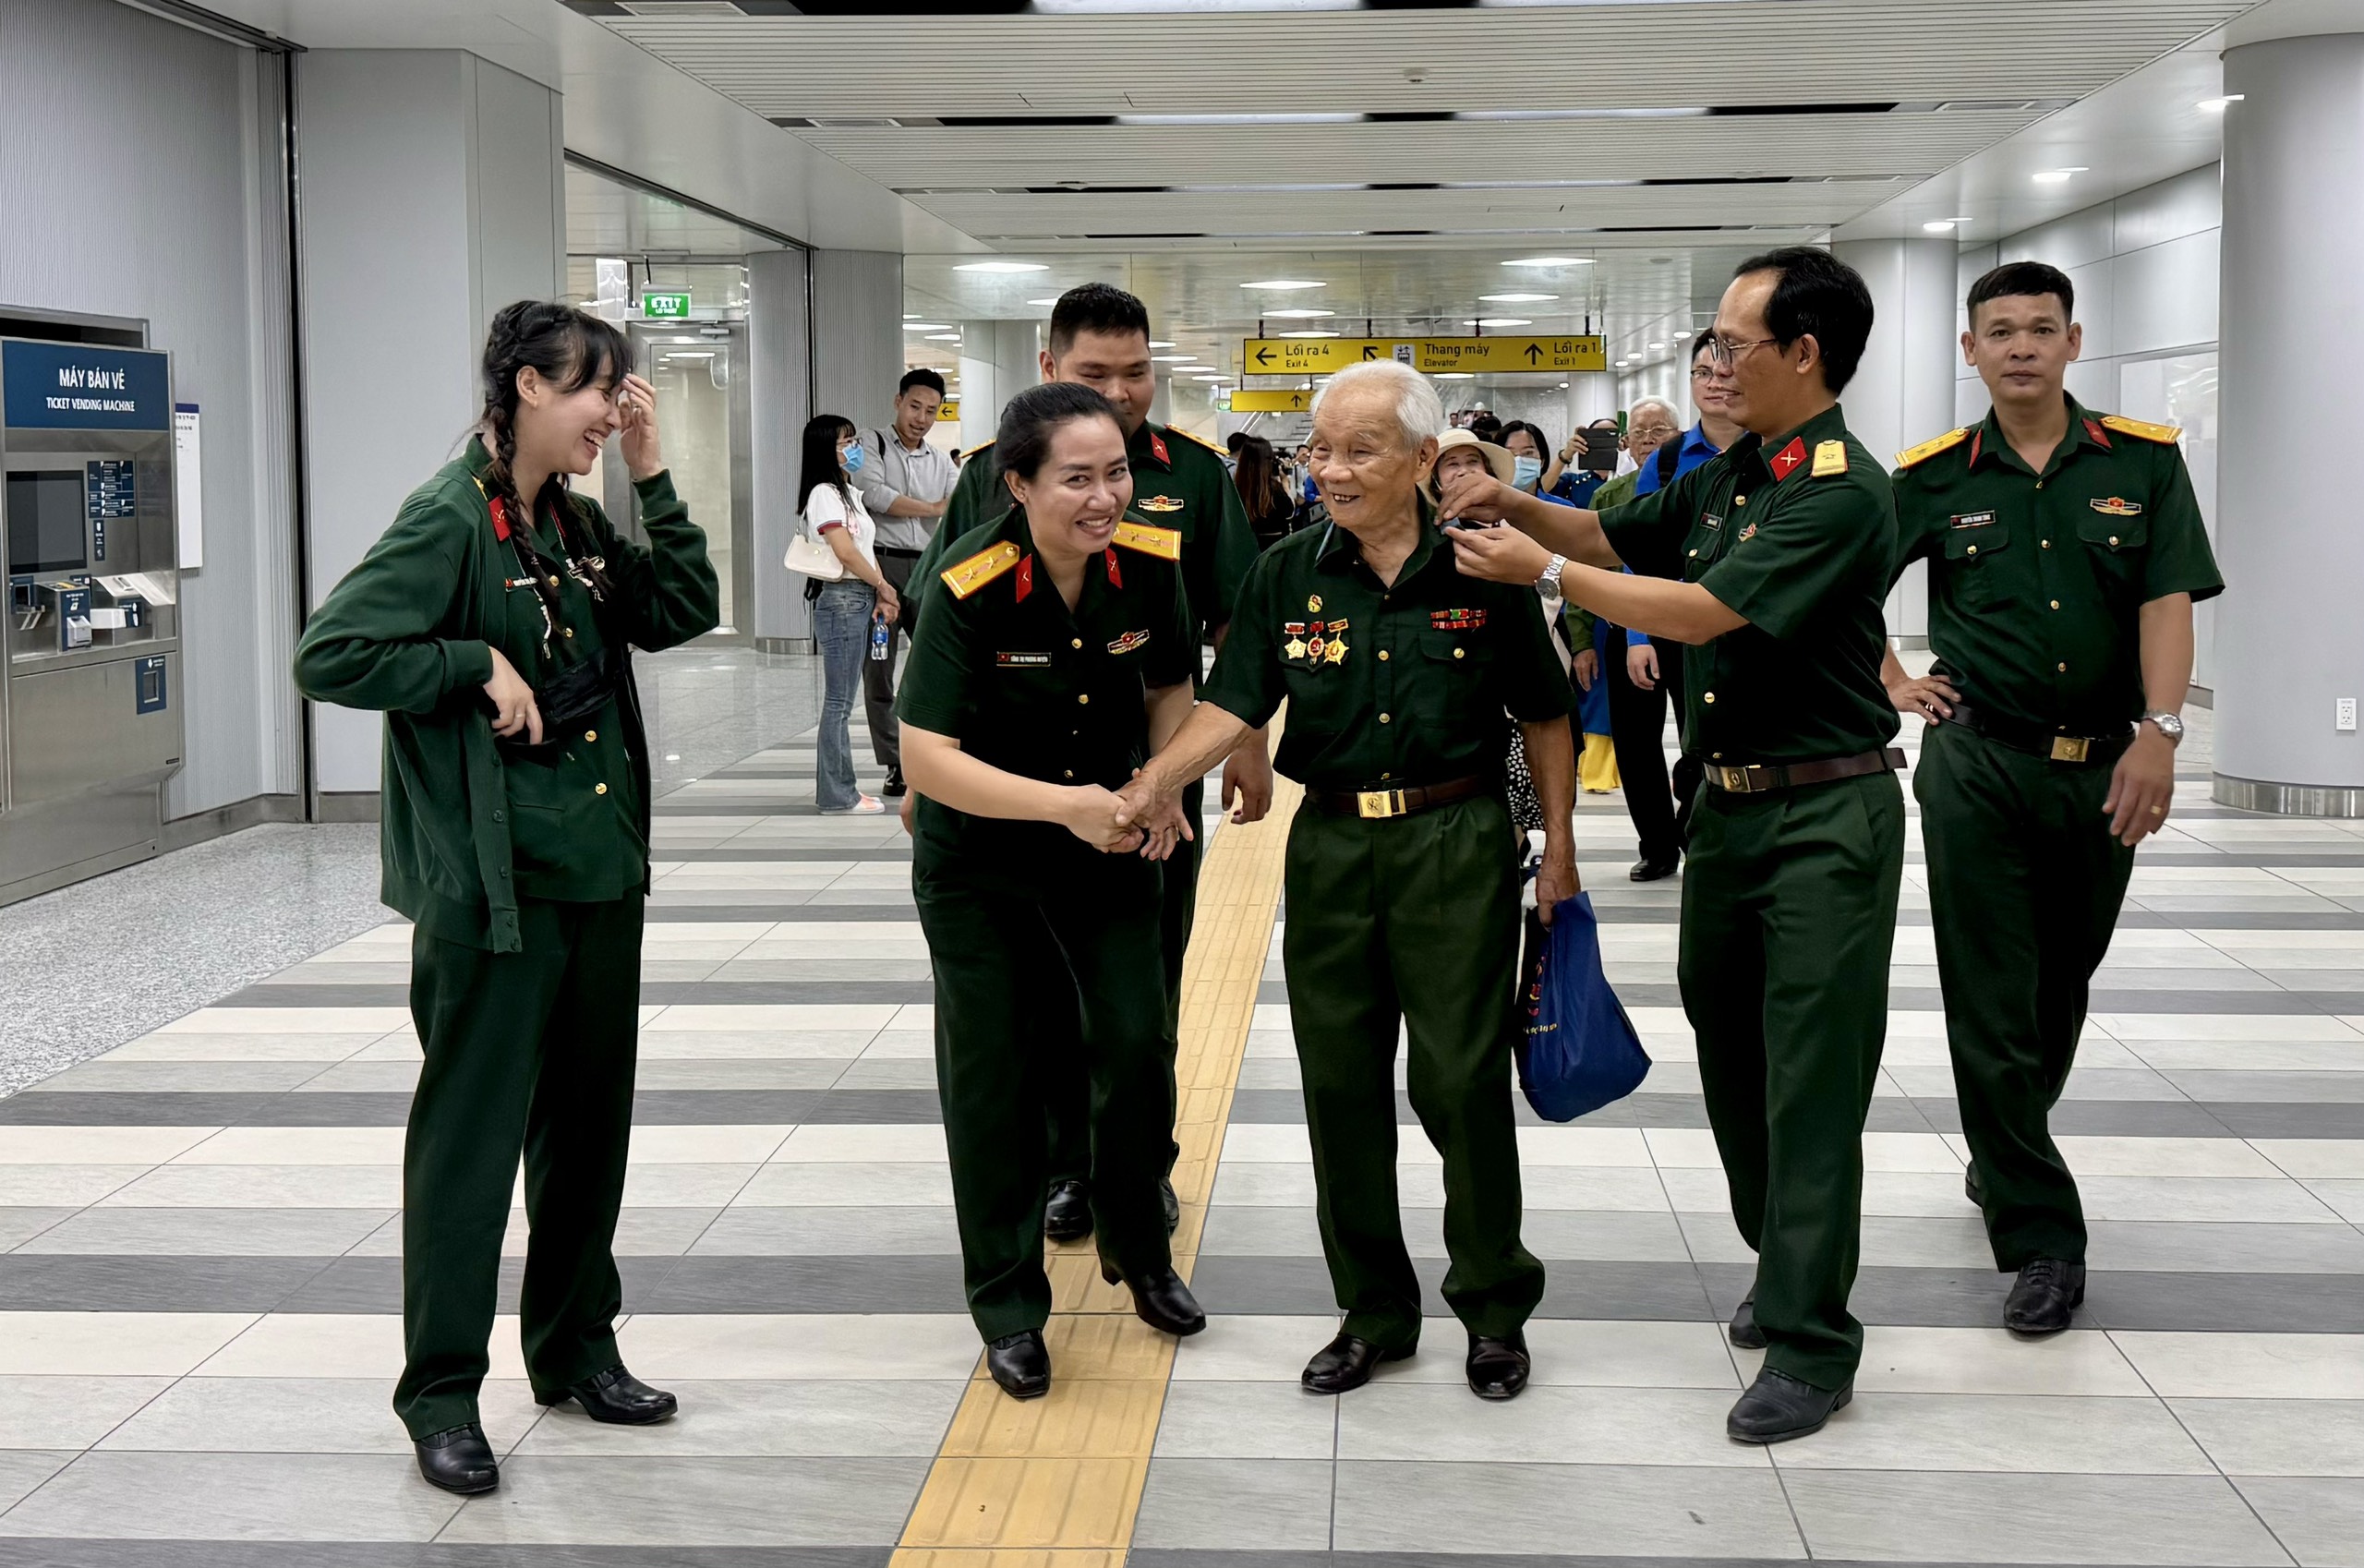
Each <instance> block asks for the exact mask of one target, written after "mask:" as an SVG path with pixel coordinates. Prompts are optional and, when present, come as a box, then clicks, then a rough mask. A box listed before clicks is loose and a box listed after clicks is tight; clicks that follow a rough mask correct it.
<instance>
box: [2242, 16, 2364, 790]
mask: <svg viewBox="0 0 2364 1568" xmlns="http://www.w3.org/2000/svg"><path fill="white" fill-rule="evenodd" d="M2225 91H2226V92H2227V93H2231V94H2238V95H2239V102H2237V103H2234V104H2233V105H2232V106H2231V108H2230V109H2229V110H2227V111H2226V113H2225V229H2224V258H2223V261H2224V264H2223V269H2222V275H2223V278H2224V283H2223V305H2222V310H2223V317H2222V326H2221V328H2220V333H2221V336H2220V340H2219V341H2220V344H2221V346H2220V348H2219V349H2218V354H2219V356H2220V359H2219V364H2220V370H2221V378H2222V379H2221V380H2220V382H2219V392H2218V395H2219V398H2220V400H2221V406H2222V408H2223V411H2224V417H2223V440H2222V443H2221V448H2220V450H2221V452H2222V453H2223V456H2222V460H2221V464H2220V467H2219V470H2218V484H2217V490H2216V494H2217V507H2218V521H2217V531H2216V539H2217V543H2216V549H2217V554H2218V561H2219V564H2221V565H2222V566H2223V568H2224V573H2225V583H2226V585H2227V586H2226V589H2225V597H2224V598H2223V599H2222V600H2221V601H2220V608H2219V609H2218V611H2217V615H2216V749H2215V758H2214V764H2215V769H2216V785H2215V797H2216V799H2217V800H2219V801H2221V802H2225V804H2228V805H2237V806H2245V807H2249V808H2250V809H2252V810H2258V811H2272V812H2288V813H2294V814H2329V815H2338V816H2357V815H2364V735H2359V734H2358V733H2355V732H2352V731H2351V732H2347V733H2342V732H2341V731H2339V730H2337V729H2336V728H2335V727H2334V718H2335V715H2336V712H2337V706H2336V705H2337V704H2338V703H2339V701H2341V700H2342V699H2355V698H2364V614H2358V609H2357V589H2358V585H2359V584H2364V532H2359V531H2358V528H2357V527H2356V525H2355V518H2354V511H2355V509H2354V506H2353V504H2352V502H2351V501H2349V500H2348V498H2347V497H2346V495H2345V494H2344V493H2343V491H2344V489H2345V488H2346V487H2345V486H2344V485H2343V483H2342V481H2341V479H2340V477H2339V469H2340V466H2341V464H2340V462H2339V458H2340V456H2341V455H2342V454H2345V453H2346V452H2348V451H2349V450H2350V448H2351V445H2352V443H2353V442H2354V440H2355V439H2356V388H2355V366H2356V364H2357V362H2358V358H2359V357H2364V317H2359V316H2358V313H2357V312H2356V310H2355V309H2354V308H2353V304H2352V302H2353V299H2354V296H2355V291H2356V258H2357V257H2358V255H2359V254H2364V204H2359V203H2358V201H2357V200H2356V199H2355V196H2356V193H2357V192H2358V191H2364V137H2360V136H2359V135H2358V125H2359V123H2364V33H2342V34H2337V35H2334V36H2330V37H2316V38H2284V39H2276V40H2274V42H2270V43H2251V44H2246V45H2244V46H2242V47H2240V48H2237V49H2232V50H2227V51H2226V52H2225ZM2298 453H2309V454H2314V455H2313V456H2312V457H2310V458H2305V459H2295V460H2294V454H2298Z"/></svg>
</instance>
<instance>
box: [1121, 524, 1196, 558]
mask: <svg viewBox="0 0 2364 1568" xmlns="http://www.w3.org/2000/svg"><path fill="white" fill-rule="evenodd" d="M1116 542H1117V543H1118V544H1120V545H1122V546H1124V547H1125V548H1126V549H1137V550H1139V551H1140V552H1141V553H1142V554H1143V555H1153V556H1155V557H1157V558H1158V559H1159V560H1160V561H1179V560H1181V559H1182V531H1181V530H1180V529H1179V528H1160V527H1158V526H1156V525H1153V524H1149V523H1135V522H1133V521H1132V520H1131V519H1129V518H1120V519H1118V520H1117V523H1116Z"/></svg>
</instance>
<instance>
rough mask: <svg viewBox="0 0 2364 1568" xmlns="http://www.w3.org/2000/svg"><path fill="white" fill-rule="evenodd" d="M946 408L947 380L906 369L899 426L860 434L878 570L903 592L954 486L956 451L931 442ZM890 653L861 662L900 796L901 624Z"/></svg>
mask: <svg viewBox="0 0 2364 1568" xmlns="http://www.w3.org/2000/svg"><path fill="white" fill-rule="evenodd" d="M943 405H944V378H943V377H942V376H939V375H937V374H936V373H935V371H933V370H906V371H905V372H903V380H902V383H901V385H899V387H897V388H896V390H895V423H894V424H893V426H892V427H890V428H886V429H873V430H868V431H865V432H863V434H862V446H863V447H864V448H866V449H867V452H866V456H867V457H868V459H869V461H868V462H865V463H864V464H862V466H861V467H860V468H859V469H857V470H855V471H854V475H853V481H854V484H855V486H856V487H857V488H859V489H860V490H861V491H862V504H863V505H865V506H867V507H868V508H869V509H870V515H871V518H872V520H873V521H874V523H876V524H877V525H878V542H877V549H878V570H879V571H880V572H882V573H885V574H886V577H887V581H888V582H889V583H892V584H893V585H895V592H896V594H897V595H898V596H901V595H902V594H903V586H904V585H905V584H907V583H909V582H910V581H911V568H912V567H913V566H915V565H917V564H918V562H919V559H920V554H921V552H922V551H923V550H925V549H927V547H928V543H929V541H930V540H932V539H934V538H935V527H936V523H937V522H938V520H939V519H941V518H942V517H943V516H944V508H945V505H946V503H947V501H949V500H950V499H951V496H952V487H953V484H954V482H955V481H956V480H957V479H958V478H959V473H958V472H957V470H956V469H955V468H954V466H953V462H952V456H951V454H950V453H949V452H946V451H945V450H944V449H943V448H942V447H939V446H934V445H931V444H930V443H929V441H928V439H927V433H928V432H929V431H930V430H933V429H934V428H935V416H936V411H937V410H938V409H940V408H942V407H943ZM902 642H903V627H902V623H901V622H900V621H896V622H894V623H893V624H892V625H890V626H889V628H888V630H887V657H885V658H883V659H868V660H865V661H863V664H862V708H863V711H864V712H865V714H866V715H867V716H868V718H869V721H870V748H871V751H872V753H873V754H874V756H875V757H876V759H877V761H878V763H879V765H880V766H883V767H884V768H886V769H887V794H889V795H897V796H899V795H901V794H902V793H903V790H904V787H903V748H902V730H901V729H900V728H899V726H898V725H897V724H896V722H895V656H896V654H897V653H898V652H899V651H900V649H901V645H902Z"/></svg>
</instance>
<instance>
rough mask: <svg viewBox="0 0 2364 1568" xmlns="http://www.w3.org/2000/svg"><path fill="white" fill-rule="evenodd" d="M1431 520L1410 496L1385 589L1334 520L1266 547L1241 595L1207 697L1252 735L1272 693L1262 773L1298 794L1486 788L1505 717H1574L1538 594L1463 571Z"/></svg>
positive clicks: (1501, 753) (1495, 774)
mask: <svg viewBox="0 0 2364 1568" xmlns="http://www.w3.org/2000/svg"><path fill="white" fill-rule="evenodd" d="M1435 518H1436V509H1435V508H1434V507H1433V506H1432V505H1430V504H1429V501H1428V499H1427V498H1426V497H1425V496H1424V497H1422V498H1421V500H1420V538H1419V542H1418V543H1417V545H1415V546H1414V547H1413V549H1412V553H1411V555H1410V556H1409V557H1408V558H1406V559H1405V562H1404V565H1403V567H1402V568H1401V569H1400V570H1399V571H1398V572H1397V573H1396V574H1395V582H1394V585H1393V586H1390V585H1387V584H1384V583H1381V581H1380V580H1379V577H1378V575H1377V574H1376V573H1373V572H1372V571H1371V569H1370V568H1369V566H1366V565H1365V564H1364V563H1363V558H1362V548H1361V546H1360V545H1359V543H1357V540H1356V538H1355V537H1354V535H1352V534H1350V533H1348V532H1347V531H1346V530H1345V529H1344V528H1340V527H1338V526H1336V525H1331V526H1329V527H1326V528H1321V529H1314V528H1307V529H1304V530H1302V531H1300V532H1298V533H1295V534H1291V535H1290V536H1289V537H1287V538H1285V539H1283V540H1282V541H1281V542H1280V543H1278V544H1276V545H1274V546H1273V547H1272V549H1268V550H1266V551H1265V552H1264V553H1263V554H1262V555H1261V556H1260V557H1258V558H1257V561H1256V564H1255V567H1254V569H1253V570H1251V571H1250V572H1249V573H1248V582H1247V584H1246V585H1244V586H1243V587H1242V588H1241V589H1240V593H1239V606H1238V612H1237V613H1236V615H1234V616H1233V618H1232V622H1231V635H1230V637H1229V638H1228V639H1227V640H1226V641H1225V642H1224V646H1223V652H1222V653H1220V654H1218V655H1217V656H1216V657H1215V668H1214V673H1213V674H1212V676H1210V677H1209V678H1208V681H1207V689H1206V692H1205V699H1206V700H1207V701H1208V702H1211V703H1213V704H1215V705H1216V706H1220V707H1222V708H1223V709H1224V711H1226V712H1228V713H1230V714H1231V715H1233V716H1234V717H1235V718H1239V719H1241V720H1243V721H1245V722H1247V723H1248V724H1251V725H1260V724H1263V723H1264V722H1266V721H1267V720H1268V719H1270V718H1272V714H1273V712H1274V710H1275V709H1277V708H1278V707H1279V706H1281V701H1282V699H1283V698H1286V699H1287V700H1288V705H1289V722H1288V728H1287V730H1285V732H1284V733H1283V734H1282V736H1281V748H1280V754H1279V755H1278V757H1276V758H1275V759H1274V766H1276V767H1278V768H1279V769H1280V771H1281V772H1283V773H1285V774H1287V775H1288V776H1289V777H1290V778H1294V779H1296V780H1297V781H1298V782H1299V783H1301V784H1304V785H1305V786H1307V787H1308V788H1309V789H1316V790H1369V789H1376V788H1379V787H1381V786H1382V785H1384V786H1387V787H1389V788H1392V789H1401V788H1405V787H1409V786H1413V785H1427V784H1442V783H1446V782H1448V781H1449V780H1452V779H1455V778H1467V777H1469V776H1470V775H1472V774H1478V775H1482V776H1485V777H1487V778H1501V777H1502V769H1503V765H1504V760H1505V758H1506V757H1507V756H1508V754H1509V751H1510V723H1511V720H1512V719H1513V718H1518V719H1522V720H1525V721H1526V722H1527V723H1530V724H1539V723H1542V722H1544V721H1546V720H1549V719H1553V718H1565V717H1566V716H1567V715H1568V714H1569V713H1570V712H1571V711H1573V710H1574V707H1575V706H1576V694H1575V688H1574V686H1573V685H1571V684H1570V683H1569V681H1568V678H1567V676H1566V675H1565V674H1564V673H1562V669H1561V666H1560V657H1559V654H1558V653H1557V651H1556V650H1554V649H1553V647H1552V645H1551V637H1550V633H1549V632H1548V631H1547V630H1545V628H1544V624H1543V609H1542V606H1541V604H1540V603H1539V602H1538V599H1537V598H1536V596H1535V590H1534V589H1532V588H1529V587H1526V586H1523V585H1514V584H1505V583H1487V582H1481V581H1479V580H1478V579H1477V578H1474V577H1465V576H1463V575H1462V574H1461V573H1459V572H1458V571H1456V570H1454V567H1453V548H1452V546H1451V545H1450V544H1449V543H1448V542H1447V541H1446V540H1445V538H1444V537H1443V532H1442V530H1441V529H1439V528H1438V527H1437V526H1436V524H1435Z"/></svg>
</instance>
